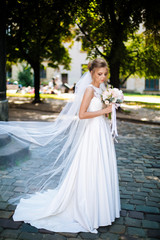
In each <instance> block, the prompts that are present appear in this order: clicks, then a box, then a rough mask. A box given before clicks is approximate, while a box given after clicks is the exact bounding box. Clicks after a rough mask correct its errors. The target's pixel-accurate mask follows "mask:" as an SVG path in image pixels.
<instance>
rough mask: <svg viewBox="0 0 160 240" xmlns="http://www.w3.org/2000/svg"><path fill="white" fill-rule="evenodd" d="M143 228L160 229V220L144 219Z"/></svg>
mask: <svg viewBox="0 0 160 240" xmlns="http://www.w3.org/2000/svg"><path fill="white" fill-rule="evenodd" d="M142 226H143V228H151V229H160V224H159V223H158V222H154V221H149V220H142Z"/></svg>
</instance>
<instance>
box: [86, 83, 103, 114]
mask: <svg viewBox="0 0 160 240" xmlns="http://www.w3.org/2000/svg"><path fill="white" fill-rule="evenodd" d="M89 86H91V87H92V88H93V89H94V97H93V98H92V100H91V102H90V105H89V107H88V111H91V112H93V111H98V110H100V109H102V106H103V103H102V101H101V94H102V89H101V88H97V87H95V86H93V85H92V84H89Z"/></svg>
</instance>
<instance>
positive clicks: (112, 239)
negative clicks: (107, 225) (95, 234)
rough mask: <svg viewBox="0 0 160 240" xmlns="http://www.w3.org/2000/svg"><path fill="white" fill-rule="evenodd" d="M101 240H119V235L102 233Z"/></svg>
mask: <svg viewBox="0 0 160 240" xmlns="http://www.w3.org/2000/svg"><path fill="white" fill-rule="evenodd" d="M100 239H105V240H119V235H117V234H114V233H102V234H101V235H100Z"/></svg>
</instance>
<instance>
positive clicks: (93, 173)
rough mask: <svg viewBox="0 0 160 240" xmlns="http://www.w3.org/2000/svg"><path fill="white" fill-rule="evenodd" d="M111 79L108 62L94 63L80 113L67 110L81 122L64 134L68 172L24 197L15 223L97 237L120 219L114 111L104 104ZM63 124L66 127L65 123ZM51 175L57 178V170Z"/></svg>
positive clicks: (83, 86) (81, 88)
mask: <svg viewBox="0 0 160 240" xmlns="http://www.w3.org/2000/svg"><path fill="white" fill-rule="evenodd" d="M107 76H108V66H107V63H106V61H105V60H103V59H95V60H93V61H92V62H91V63H90V64H89V72H88V73H87V75H85V77H83V78H82V79H81V80H80V81H79V82H78V84H77V86H76V87H77V89H78V90H77V92H78V93H81V97H79V98H78V101H77V104H75V105H74V108H77V109H76V113H74V114H73V115H72V114H71V113H69V111H70V110H71V107H70V108H69V109H68V110H66V112H67V114H68V116H71V115H72V117H73V116H74V117H75V116H76V118H74V120H73V118H72V119H71V120H69V121H70V124H71V123H72V125H69V126H70V127H69V128H67V129H68V130H67V133H66V134H67V135H65V136H67V140H66V142H65V144H64V145H63V148H67V151H66V150H65V151H66V152H67V154H65V158H64V161H65V162H64V163H62V162H61V163H60V165H59V166H60V168H61V169H62V168H63V171H62V172H63V174H62V175H61V180H60V181H59V184H58V186H56V187H55V188H53V189H50V188H48V189H46V190H45V191H42V192H36V193H35V194H32V195H31V196H30V197H29V198H27V199H24V198H21V200H20V202H19V204H18V205H17V208H16V210H15V213H14V215H13V219H14V220H15V221H24V222H26V223H30V224H31V225H32V226H35V227H37V228H44V229H47V230H50V231H55V232H73V233H77V232H91V233H97V229H98V227H99V226H107V225H111V224H112V222H113V221H115V218H119V217H120V195H119V184H118V173H117V163H116V155H115V149H114V143H113V139H112V136H111V130H110V125H109V121H108V119H107V117H106V115H107V114H108V113H110V112H111V111H112V107H111V106H108V107H105V108H103V103H102V101H101V94H102V88H104V83H103V82H104V81H105V80H106V79H107ZM78 96H79V95H78ZM80 99H81V100H80ZM75 101H76V100H75ZM70 112H71V111H70ZM63 116H64V115H63ZM58 121H59V122H60V121H62V122H61V125H62V124H63V119H62V120H60V119H59V120H58ZM73 122H74V124H75V125H73ZM55 124H56V123H55ZM59 126H60V125H56V126H55V128H56V127H59ZM73 129H74V130H73ZM55 133H56V131H55ZM59 139H60V138H59ZM52 140H53V139H52ZM68 142H71V143H70V145H69V146H68V145H66V144H68ZM65 146H67V147H65ZM63 148H62V150H63ZM62 150H61V151H62ZM58 156H59V155H58ZM66 159H68V160H66ZM63 164H64V165H65V166H63V167H62V165H63ZM54 166H55V165H54ZM54 166H53V168H54ZM50 168H51V166H50ZM57 169H58V168H57ZM48 173H49V172H48ZM49 174H50V175H52V176H55V175H56V173H55V172H54V174H53V172H52V169H51V172H50V173H49ZM49 174H48V176H50V175H49ZM42 175H43V174H42ZM49 178H50V177H49Z"/></svg>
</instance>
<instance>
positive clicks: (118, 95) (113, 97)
mask: <svg viewBox="0 0 160 240" xmlns="http://www.w3.org/2000/svg"><path fill="white" fill-rule="evenodd" d="M101 98H102V102H103V103H104V104H105V105H108V104H110V103H112V104H115V107H116V108H118V107H119V106H120V103H122V102H123V101H124V95H123V92H122V90H119V89H118V88H107V89H106V90H105V91H104V92H103V93H102V95H101ZM109 118H110V119H111V114H110V115H109Z"/></svg>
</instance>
